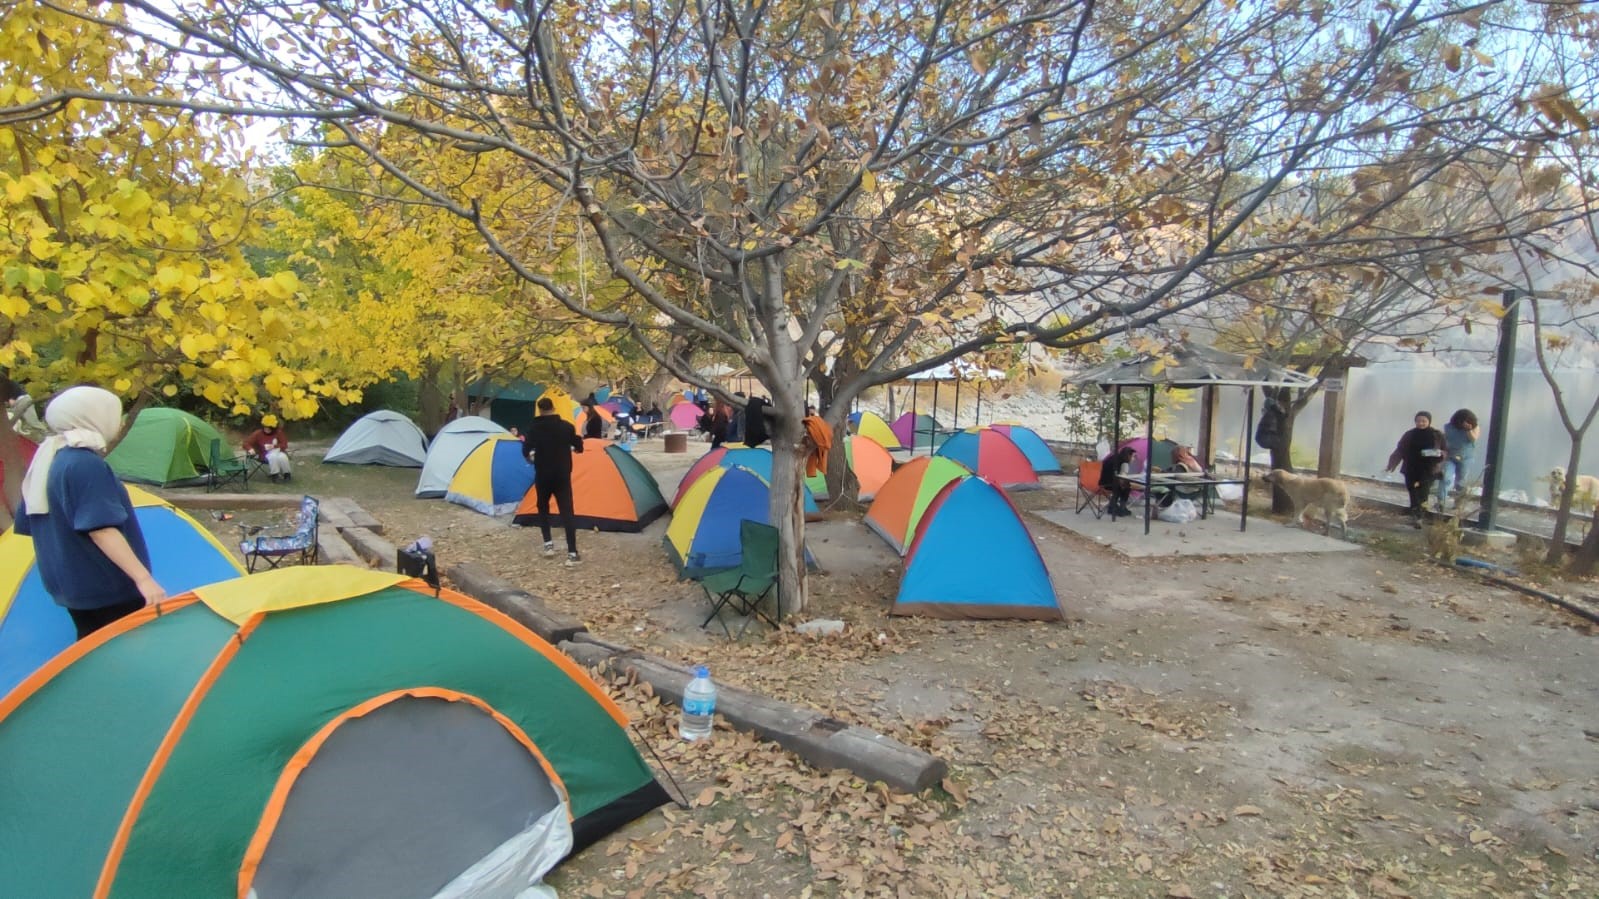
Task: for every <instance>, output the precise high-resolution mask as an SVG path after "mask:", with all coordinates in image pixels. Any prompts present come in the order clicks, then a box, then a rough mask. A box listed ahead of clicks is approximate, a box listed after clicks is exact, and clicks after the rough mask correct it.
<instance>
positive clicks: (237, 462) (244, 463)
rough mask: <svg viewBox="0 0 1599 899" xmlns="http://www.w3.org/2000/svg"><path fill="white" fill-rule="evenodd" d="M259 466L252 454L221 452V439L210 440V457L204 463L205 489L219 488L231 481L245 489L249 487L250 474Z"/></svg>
mask: <svg viewBox="0 0 1599 899" xmlns="http://www.w3.org/2000/svg"><path fill="white" fill-rule="evenodd" d="M259 467H260V463H259V462H257V461H256V459H255V457H254V456H251V455H249V454H245V453H241V454H239V455H236V456H224V455H223V454H222V441H221V440H212V441H211V458H210V461H209V462H207V463H206V469H205V489H206V490H207V491H214V490H220V489H222V488H223V487H226V486H227V485H229V484H232V483H235V482H236V483H238V485H239V486H240V487H242V488H243V489H245V490H249V489H250V475H252V474H254V473H255V469H256V468H259Z"/></svg>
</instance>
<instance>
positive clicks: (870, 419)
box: [855, 412, 910, 450]
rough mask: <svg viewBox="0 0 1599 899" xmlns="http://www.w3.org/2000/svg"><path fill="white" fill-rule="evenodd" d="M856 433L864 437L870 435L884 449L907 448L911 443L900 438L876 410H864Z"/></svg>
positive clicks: (856, 426) (856, 425)
mask: <svg viewBox="0 0 1599 899" xmlns="http://www.w3.org/2000/svg"><path fill="white" fill-rule="evenodd" d="M855 433H857V434H859V435H861V436H862V437H870V438H872V439H873V440H875V441H877V444H878V445H879V446H881V447H883V448H884V449H891V450H892V449H905V448H906V447H908V446H910V444H909V443H907V442H905V441H903V440H900V439H899V435H898V434H896V433H895V432H894V429H893V428H891V427H889V426H888V422H886V421H883V419H882V418H881V417H879V416H878V415H877V413H875V412H862V413H860V418H859V419H858V420H857V421H856V422H855Z"/></svg>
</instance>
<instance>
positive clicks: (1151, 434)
mask: <svg viewBox="0 0 1599 899" xmlns="http://www.w3.org/2000/svg"><path fill="white" fill-rule="evenodd" d="M1154 470H1155V385H1154V384H1153V383H1151V384H1150V385H1149V416H1148V417H1147V418H1145V419H1144V533H1146V534H1147V533H1149V513H1150V505H1151V503H1152V502H1153V500H1152V498H1151V497H1150V495H1149V478H1150V475H1151V474H1152V473H1153V472H1154Z"/></svg>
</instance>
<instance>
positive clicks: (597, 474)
mask: <svg viewBox="0 0 1599 899" xmlns="http://www.w3.org/2000/svg"><path fill="white" fill-rule="evenodd" d="M572 505H573V509H572V520H573V523H574V524H576V525H577V526H578V527H580V528H594V529H596V530H600V531H626V532H629V533H636V532H638V531H642V530H644V528H645V527H647V526H648V525H649V523H650V522H652V521H654V520H655V519H657V518H659V517H661V515H662V513H664V512H666V500H665V499H663V498H662V497H661V488H660V486H659V485H658V484H656V483H655V477H654V476H653V475H651V474H650V473H649V470H648V469H646V468H645V467H644V466H643V465H642V464H641V463H640V462H639V460H637V459H635V458H633V454H632V453H629V452H627V451H625V450H623V449H621V448H619V447H617V446H615V445H613V444H612V443H611V441H609V440H599V439H595V438H590V439H588V440H585V441H583V452H581V453H574V454H573V455H572ZM550 506H551V508H550V511H551V512H552V513H553V512H554V511H555V508H556V504H555V503H551V504H550ZM512 521H513V523H515V524H520V525H532V524H537V523H538V495H537V493H536V492H535V491H534V490H529V491H527V493H526V494H525V495H524V496H523V497H522V502H521V503H520V504H519V505H518V506H517V507H516V518H514V519H512Z"/></svg>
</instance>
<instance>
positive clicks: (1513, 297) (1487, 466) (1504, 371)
mask: <svg viewBox="0 0 1599 899" xmlns="http://www.w3.org/2000/svg"><path fill="white" fill-rule="evenodd" d="M1562 296H1563V294H1560V293H1551V292H1548V291H1533V290H1521V289H1520V288H1516V287H1510V288H1507V289H1506V290H1505V291H1504V292H1503V293H1502V294H1501V296H1500V299H1501V302H1502V304H1503V306H1504V313H1503V314H1502V315H1500V317H1499V351H1498V353H1497V355H1496V357H1495V359H1494V395H1493V405H1492V407H1491V408H1489V410H1488V457H1487V459H1485V460H1484V461H1483V468H1482V510H1481V511H1480V512H1478V514H1477V530H1479V531H1483V532H1491V531H1493V530H1494V517H1495V516H1496V515H1497V514H1498V512H1499V483H1500V482H1499V472H1500V470H1501V469H1502V468H1503V464H1504V460H1505V434H1506V432H1507V431H1508V430H1509V424H1510V423H1509V421H1508V419H1509V417H1510V386H1511V382H1512V381H1513V380H1514V378H1515V372H1516V329H1517V326H1518V325H1519V324H1520V322H1521V310H1520V308H1518V306H1517V304H1518V303H1520V301H1521V300H1522V299H1534V300H1545V299H1556V300H1557V299H1560V298H1561V297H1562Z"/></svg>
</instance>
